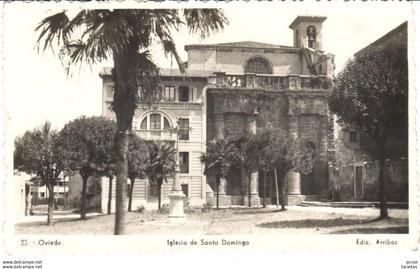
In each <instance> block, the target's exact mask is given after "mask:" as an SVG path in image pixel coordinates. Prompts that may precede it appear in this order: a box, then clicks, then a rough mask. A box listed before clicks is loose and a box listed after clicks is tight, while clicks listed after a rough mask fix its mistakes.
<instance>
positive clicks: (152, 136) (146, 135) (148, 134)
mask: <svg viewBox="0 0 420 269" xmlns="http://www.w3.org/2000/svg"><path fill="white" fill-rule="evenodd" d="M134 132H135V133H136V134H137V135H138V136H139V137H140V138H142V139H144V140H176V134H175V133H173V132H171V131H170V130H134Z"/></svg>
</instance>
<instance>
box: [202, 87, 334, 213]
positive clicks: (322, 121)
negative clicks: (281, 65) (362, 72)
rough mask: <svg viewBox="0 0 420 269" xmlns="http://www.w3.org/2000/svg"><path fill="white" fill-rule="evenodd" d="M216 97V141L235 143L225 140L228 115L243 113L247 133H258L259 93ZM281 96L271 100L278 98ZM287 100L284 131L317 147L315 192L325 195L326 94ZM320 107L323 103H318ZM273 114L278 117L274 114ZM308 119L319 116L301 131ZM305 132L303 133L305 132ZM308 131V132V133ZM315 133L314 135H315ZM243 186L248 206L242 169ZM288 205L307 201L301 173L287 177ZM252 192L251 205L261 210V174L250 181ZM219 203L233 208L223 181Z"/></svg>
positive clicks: (293, 95) (291, 96) (219, 93)
mask: <svg viewBox="0 0 420 269" xmlns="http://www.w3.org/2000/svg"><path fill="white" fill-rule="evenodd" d="M213 94H214V105H213V109H211V108H210V110H212V111H211V112H212V113H213V116H214V137H213V139H214V140H217V141H220V140H224V139H231V138H230V137H225V114H226V113H231V112H233V113H240V114H241V116H242V117H245V118H246V120H245V122H246V128H245V129H246V132H247V133H248V134H251V135H255V134H256V133H257V117H258V115H259V113H258V112H257V106H258V102H257V96H258V95H257V94H255V93H246V92H243V93H239V95H241V97H238V93H237V94H232V93H227V92H226V91H223V90H221V91H216V92H214V93H213ZM312 94H314V93H312ZM278 96H279V93H276V94H274V95H273V96H270V97H272V98H276V97H278ZM282 96H283V98H284V97H286V98H287V99H288V109H287V110H286V111H285V112H286V113H285V115H284V116H285V118H286V119H287V125H286V126H284V127H283V128H287V129H288V130H287V133H288V135H289V136H293V137H298V136H299V137H300V138H302V139H305V140H307V141H311V142H312V143H313V144H314V146H315V147H316V159H317V163H316V165H317V167H318V168H317V169H316V170H315V171H314V178H316V179H318V183H317V184H314V188H315V189H316V192H317V193H322V192H323V191H324V190H325V191H326V190H327V186H328V174H327V173H326V172H327V148H328V146H327V144H328V135H327V132H328V126H327V123H328V113H327V108H326V102H325V101H324V97H325V95H324V94H320V95H318V96H314V95H310V96H306V95H302V94H300V95H297V94H296V93H290V92H289V93H286V94H283V95H282ZM317 98H318V100H322V101H321V105H319V104H318V105H314V100H315V99H317ZM318 103H319V102H318ZM271 113H274V111H273V112H271ZM305 115H315V116H316V119H317V123H316V125H317V126H316V127H315V125H308V126H306V129H305V128H303V129H302V128H301V127H302V126H300V125H302V124H305V123H302V121H300V118H301V117H302V116H303V117H304V116H305ZM302 130H303V131H302ZM305 130H307V131H305ZM311 132H313V133H311ZM241 174H242V176H241V177H242V183H243V186H246V187H245V188H243V192H242V195H243V199H244V204H245V205H247V204H248V178H247V177H246V176H243V175H245V174H246V173H245V171H244V170H243V169H242V173H241ZM287 182H288V184H287V193H288V197H287V201H288V203H289V204H296V203H299V202H301V201H302V200H303V196H302V195H301V194H302V191H301V190H302V189H301V177H300V175H299V174H298V173H293V172H291V173H288V175H287ZM249 189H250V191H251V205H252V206H258V205H259V204H260V198H259V194H258V172H256V173H253V174H252V175H251V178H250V188H249ZM219 201H220V204H221V205H229V204H230V196H229V194H227V181H226V179H221V182H220V185H219Z"/></svg>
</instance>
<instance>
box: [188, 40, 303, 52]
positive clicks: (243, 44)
mask: <svg viewBox="0 0 420 269" xmlns="http://www.w3.org/2000/svg"><path fill="white" fill-rule="evenodd" d="M195 47H200V48H216V47H219V48H220V47H235V48H258V49H294V48H295V47H292V46H283V45H276V44H269V43H262V42H254V41H239V42H228V43H217V44H191V45H186V46H185V50H189V49H191V48H195Z"/></svg>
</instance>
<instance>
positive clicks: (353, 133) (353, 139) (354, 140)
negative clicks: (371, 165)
mask: <svg viewBox="0 0 420 269" xmlns="http://www.w3.org/2000/svg"><path fill="white" fill-rule="evenodd" d="M349 141H350V143H357V142H359V139H358V137H357V132H356V131H350V136H349Z"/></svg>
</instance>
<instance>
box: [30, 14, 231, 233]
mask: <svg viewBox="0 0 420 269" xmlns="http://www.w3.org/2000/svg"><path fill="white" fill-rule="evenodd" d="M226 24H227V19H226V17H225V16H224V14H223V12H222V11H221V10H219V9H185V10H176V9H153V10H148V9H113V10H107V9H101V10H82V11H80V12H78V13H77V14H76V15H75V16H74V17H73V18H69V17H68V15H67V14H66V11H63V12H59V13H57V14H54V15H51V16H48V17H46V18H45V19H43V20H42V21H41V22H40V24H39V25H38V26H37V27H36V29H35V30H36V31H38V32H39V37H38V40H37V47H38V49H40V50H43V51H45V50H47V49H52V50H53V47H54V46H55V45H57V44H58V46H59V52H60V53H59V56H60V58H62V59H63V60H65V62H66V64H67V67H68V69H67V70H69V68H70V67H71V66H73V65H74V64H76V63H82V62H85V63H88V64H96V63H99V62H101V61H104V60H111V59H112V60H113V63H114V68H113V72H112V74H113V79H114V83H115V90H114V100H113V103H112V109H113V111H114V112H115V115H116V119H117V133H116V134H115V139H114V152H115V155H116V178H117V184H116V213H115V229H114V233H115V234H123V233H124V229H125V209H126V208H125V206H124V205H125V200H126V195H125V194H126V192H125V190H126V187H127V182H126V179H127V150H128V140H129V132H130V131H131V129H132V121H133V116H134V111H135V109H136V108H137V101H138V99H139V97H140V96H141V97H142V98H143V99H145V100H151V101H153V98H154V96H156V93H157V92H159V91H160V87H159V69H158V67H157V66H156V65H155V64H154V63H153V62H152V61H151V59H150V55H149V52H148V49H149V48H150V47H151V46H152V45H153V44H155V43H156V42H160V43H161V44H162V45H163V49H164V52H165V53H171V54H172V55H174V56H175V59H176V60H177V62H178V65H179V67H180V69H181V71H184V69H183V66H182V63H181V60H180V57H179V56H178V53H177V51H176V47H175V44H174V41H173V37H172V33H173V32H174V31H175V32H176V31H178V30H179V29H180V27H181V26H182V25H186V26H187V27H188V29H189V30H190V33H199V34H200V35H201V37H206V36H209V35H210V33H211V32H217V31H220V30H222V29H223V28H224V26H225V25H226ZM53 51H54V50H53Z"/></svg>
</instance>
